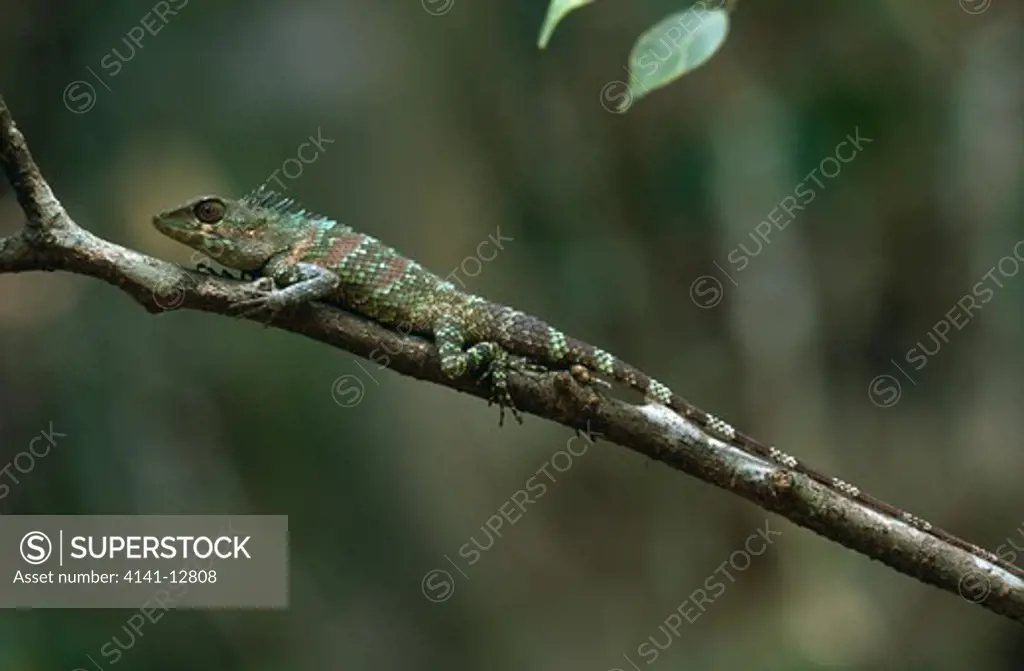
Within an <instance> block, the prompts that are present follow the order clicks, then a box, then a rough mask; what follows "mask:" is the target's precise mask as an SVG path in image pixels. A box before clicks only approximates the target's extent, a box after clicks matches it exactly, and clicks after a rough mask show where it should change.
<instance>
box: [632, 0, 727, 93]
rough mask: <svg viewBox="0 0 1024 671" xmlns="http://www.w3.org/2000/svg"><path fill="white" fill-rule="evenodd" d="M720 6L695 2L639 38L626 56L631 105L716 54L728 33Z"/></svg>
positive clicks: (721, 3)
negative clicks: (627, 59)
mask: <svg viewBox="0 0 1024 671" xmlns="http://www.w3.org/2000/svg"><path fill="white" fill-rule="evenodd" d="M716 4H717V5H718V7H715V8H711V6H712V5H716ZM723 4H724V3H723V2H722V1H721V0H717V1H716V0H710V2H707V1H704V2H698V3H697V4H695V5H694V6H692V7H690V8H689V9H687V10H685V11H682V12H678V13H676V14H672V15H670V16H668V17H667V18H665V19H663V20H662V21H660V22H658V23H657V24H655V25H654V27H652V28H650V29H649V30H648V31H647V32H646V33H644V34H643V35H641V36H640V39H638V40H637V41H636V44H635V45H634V46H633V51H631V52H630V54H629V77H630V82H631V85H630V87H629V88H630V93H631V94H632V95H631V100H630V104H632V103H633V102H635V101H636V100H638V99H640V98H642V97H643V96H645V95H647V94H648V93H650V92H651V91H653V90H655V89H658V88H661V87H662V86H665V85H666V84H669V83H671V82H672V81H675V80H676V79H679V78H680V77H682V76H683V75H685V74H686V73H687V72H690V71H692V70H694V69H696V68H698V67H700V66H701V65H703V64H704V63H705V62H707V60H708V59H709V58H711V57H712V56H713V55H714V54H715V52H716V51H718V49H719V48H720V47H721V46H722V44H723V43H724V42H725V37H726V35H727V34H728V32H729V12H727V11H726V10H725V9H724V8H722V5H723Z"/></svg>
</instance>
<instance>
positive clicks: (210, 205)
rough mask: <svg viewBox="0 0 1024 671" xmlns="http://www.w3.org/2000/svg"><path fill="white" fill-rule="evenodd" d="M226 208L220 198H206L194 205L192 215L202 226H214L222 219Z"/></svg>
mask: <svg viewBox="0 0 1024 671" xmlns="http://www.w3.org/2000/svg"><path fill="white" fill-rule="evenodd" d="M226 210H227V207H226V206H225V205H224V201H223V200H221V199H220V198H207V199H206V200H201V201H199V202H198V203H196V205H195V207H194V208H193V209H192V213H193V214H194V215H195V216H196V219H198V220H199V221H201V222H203V223H204V224H216V223H217V222H219V221H220V220H221V219H223V218H224V212H225V211H226Z"/></svg>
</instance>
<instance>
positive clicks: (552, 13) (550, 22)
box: [513, 0, 594, 49]
mask: <svg viewBox="0 0 1024 671" xmlns="http://www.w3.org/2000/svg"><path fill="white" fill-rule="evenodd" d="M513 1H514V0H513ZM593 1H594V0H551V4H550V5H548V15H547V16H545V17H544V25H542V26H541V28H540V39H538V40H537V46H538V47H540V48H541V49H543V48H544V47H546V46H548V42H549V41H550V40H551V34H552V33H553V32H555V26H557V25H558V23H559V21H561V20H562V19H564V18H565V15H566V14H568V13H569V12H571V11H572V10H574V9H579V8H580V7H582V6H583V5H589V4H590V3H592V2H593Z"/></svg>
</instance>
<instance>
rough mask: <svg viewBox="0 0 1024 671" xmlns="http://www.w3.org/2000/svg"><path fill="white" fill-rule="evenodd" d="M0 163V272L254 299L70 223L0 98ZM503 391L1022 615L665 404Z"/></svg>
mask: <svg viewBox="0 0 1024 671" xmlns="http://www.w3.org/2000/svg"><path fill="white" fill-rule="evenodd" d="M0 161H2V163H3V167H4V171H5V173H6V175H7V178H8V180H9V181H10V182H11V185H12V186H13V187H14V190H15V193H16V194H17V198H18V202H19V203H20V205H21V207H22V209H23V210H24V211H25V215H26V217H27V219H28V221H27V224H26V226H25V227H24V228H23V229H22V230H21V231H19V232H18V233H16V234H14V235H12V236H9V237H7V238H0V273H14V272H24V271H30V270H64V271H68V272H72V273H78V274H82V275H88V276H91V277H95V278H97V279H100V280H103V281H105V282H107V283H109V284H112V285H114V286H116V287H118V288H120V289H121V290H123V291H125V292H126V293H128V294H129V295H130V296H132V297H133V298H134V299H135V300H136V301H137V302H138V303H139V304H141V305H142V306H143V307H144V308H145V309H146V310H147V311H149V312H151V313H159V312H163V311H167V310H173V309H181V308H187V309H193V310H202V311H205V312H213V313H218V314H223V315H231V314H232V313H231V311H230V307H231V305H232V304H233V303H235V302H236V301H239V300H242V299H246V298H250V297H251V296H250V294H249V293H247V292H246V291H245V289H244V285H243V284H242V283H240V282H236V281H232V280H228V279H223V278H219V277H213V276H207V275H200V274H193V273H190V272H186V271H184V270H182V269H181V268H180V267H178V266H176V265H174V264H171V263H167V262H164V261H160V260H158V259H154V258H151V257H148V256H145V255H143V254H139V253H138V252H135V251H132V250H130V249H126V248H124V247H121V246H119V245H115V244H113V243H110V242H108V241H106V240H103V239H101V238H98V237H96V236H94V235H92V234H91V233H89V232H88V231H86V230H84V229H82V228H81V227H80V226H78V225H77V224H76V223H75V222H74V221H73V220H72V219H71V217H70V216H69V215H68V213H67V212H66V211H65V210H64V208H63V207H62V206H61V205H60V203H59V202H58V201H57V199H56V198H55V197H54V195H53V192H52V191H51V189H50V187H49V185H48V184H47V183H46V180H45V179H44V178H43V177H42V175H41V174H40V172H39V169H38V167H37V166H36V164H35V163H34V161H33V159H32V156H31V154H30V153H29V150H28V146H27V144H26V143H25V139H24V137H23V136H22V135H21V133H20V132H19V131H18V129H17V128H16V127H15V124H14V120H13V118H12V117H11V114H10V112H9V110H8V109H7V106H6V103H5V102H4V100H3V98H2V97H0ZM269 324H270V325H272V326H275V327H277V328H281V329H285V330H288V331H292V332H294V333H299V334H302V335H304V336H307V337H309V338H313V339H314V340H318V341H320V342H323V343H326V344H328V345H332V346H334V347H337V348H340V349H344V350H347V351H349V352H352V353H354V354H356V355H358V356H361V357H364V358H370V357H371V356H374V354H375V352H377V351H379V350H380V348H381V344H382V343H384V342H388V343H389V344H390V343H394V342H396V341H397V342H399V343H401V348H400V349H399V351H398V352H397V353H395V354H392V352H393V351H394V348H391V349H389V350H388V353H389V362H388V366H389V367H390V368H392V369H393V370H395V371H397V372H399V373H402V374H403V375H408V376H411V377H414V378H417V379H420V380H427V381H430V382H433V383H435V384H439V385H443V386H446V387H449V388H452V389H456V390H458V391H462V392H465V393H468V394H472V395H474V396H478V397H480V398H488V396H489V390H488V389H487V388H485V387H484V386H482V385H479V384H477V383H476V382H475V381H473V380H459V381H454V382H453V381H451V380H448V379H447V378H446V377H445V376H444V375H443V374H442V373H441V368H440V365H439V360H438V357H437V353H436V351H435V349H434V347H433V345H432V344H431V343H429V342H427V341H425V340H422V339H419V338H416V337H411V336H406V335H403V334H400V333H396V332H394V331H391V330H388V329H385V328H383V327H382V326H380V325H378V324H376V323H374V322H372V321H368V320H366V319H362V318H360V317H357V316H355V315H352V314H349V313H347V312H343V311H341V310H338V309H335V308H331V307H328V306H325V305H320V304H314V305H311V306H307V307H304V308H303V309H300V310H296V311H294V312H292V313H291V314H279V315H277V316H275V317H273V318H272V319H271V320H270V322H269ZM509 391H510V392H511V394H512V398H513V400H514V401H515V404H516V406H517V407H518V408H519V409H520V410H521V411H523V412H526V413H530V414H533V415H537V416H538V417H543V418H546V419H549V420H551V421H554V422H558V423H560V424H563V425H565V426H568V427H571V428H574V429H577V430H585V431H588V432H589V433H591V434H594V435H597V436H598V437H604V438H607V439H608V440H610V441H612V442H614V443H617V444H619V445H622V446H624V447H627V448H629V449H631V450H634V451H636V452H639V453H640V454H643V455H645V456H647V457H649V458H651V459H655V460H657V461H660V462H662V463H664V464H667V465H668V466H671V467H672V468H675V469H678V470H680V471H683V472H684V473H688V474H689V475H692V476H694V477H696V478H699V479H701V480H703V481H705V482H708V483H711V484H713V485H715V486H717V487H720V488H722V489H725V490H728V491H730V492H732V493H734V494H736V495H738V496H742V497H743V498H745V499H748V500H750V501H753V502H754V503H756V504H757V505H759V506H761V507H762V508H764V509H766V510H770V511H772V512H775V513H778V514H780V515H782V516H784V517H786V518H787V519H789V520H790V521H792V522H793V523H794V524H797V525H799V526H802V527H805V528H807V529H810V530H812V531H814V532H816V533H818V534H820V535H822V536H824V537H826V538H829V539H831V540H833V541H836V542H838V543H841V544H842V545H844V546H846V547H847V548H850V549H852V550H855V551H857V552H860V553H862V554H864V555H866V556H868V557H870V558H872V559H877V560H878V561H880V562H883V563H884V564H886V565H888V566H890V567H891V568H893V569H895V570H897V571H899V572H901V573H904V574H906V575H909V576H913V577H915V578H917V579H918V580H921V581H922V582H925V583H927V584H930V585H934V586H936V587H938V588H940V589H943V590H945V591H947V592H950V593H952V594H959V596H961V597H962V598H964V599H965V600H967V601H969V602H971V603H977V604H979V605H981V606H983V607H984V608H987V609H988V610H990V611H993V612H995V613H999V614H1001V615H1004V616H1006V617H1009V618H1011V619H1013V620H1017V621H1018V622H1024V580H1022V577H1024V572H1022V571H1021V570H1020V569H1018V568H1017V567H1015V566H1013V565H1012V564H1009V563H1006V562H1002V561H1001V560H999V561H995V562H994V561H989V560H988V559H985V558H983V557H979V556H975V555H973V554H971V553H969V552H967V551H966V550H963V549H960V548H958V547H956V546H953V545H950V544H948V543H945V542H943V541H942V540H940V539H938V538H936V537H935V536H933V535H931V534H929V533H926V532H924V531H921V530H919V529H917V528H915V527H913V526H910V525H909V524H906V523H904V522H902V521H899V520H895V519H891V518H889V517H886V516H884V515H881V514H880V513H878V512H876V511H874V510H871V509H869V508H866V507H865V506H863V505H861V504H859V503H857V502H855V501H853V500H851V499H848V498H846V497H844V496H842V495H840V494H838V493H837V492H834V491H832V490H830V489H828V488H826V487H824V486H822V485H820V484H818V483H817V482H815V481H813V480H811V479H809V478H806V477H804V476H802V475H799V474H796V473H792V472H790V471H788V470H786V469H784V468H781V467H779V466H778V465H776V464H773V463H769V462H766V461H762V460H760V459H758V458H756V457H753V456H751V455H749V454H746V453H744V452H742V451H740V450H737V449H736V448H733V447H731V446H730V445H728V444H726V443H723V442H722V441H720V440H718V439H716V438H714V437H712V436H709V435H708V434H706V433H704V432H702V431H701V430H700V428H699V427H698V426H697V425H695V424H693V423H691V422H689V421H687V420H685V419H683V418H681V417H679V416H678V415H676V414H675V413H673V412H672V411H670V410H668V409H667V408H663V407H660V406H653V405H647V406H642V407H637V406H634V405H630V404H627V403H624V402H621V401H617V400H615V399H611V398H606V397H603V396H599V395H598V394H597V393H595V392H594V391H593V390H592V389H589V388H586V387H582V386H580V385H578V384H577V383H576V382H575V381H574V380H573V379H572V377H571V376H570V375H569V374H568V373H557V374H554V375H531V374H518V373H512V374H511V375H510V376H509ZM680 512H681V513H682V514H686V513H687V511H680Z"/></svg>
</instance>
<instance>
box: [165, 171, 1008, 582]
mask: <svg viewBox="0 0 1024 671" xmlns="http://www.w3.org/2000/svg"><path fill="white" fill-rule="evenodd" d="M153 225H154V226H155V227H156V228H157V230H159V231H160V232H161V233H163V234H164V235H166V236H168V237H170V238H172V239H174V240H176V241H178V242H181V243H183V244H185V245H188V246H189V247H191V248H193V249H195V250H196V251H198V252H200V253H201V254H204V255H206V256H208V257H210V258H212V259H213V260H215V261H217V262H218V263H220V264H222V265H223V266H225V267H227V268H231V269H234V270H236V271H241V272H242V273H243V274H245V275H244V276H245V277H251V278H256V279H254V281H252V282H251V283H250V284H249V285H248V288H249V290H250V291H251V292H252V294H253V298H249V299H245V300H241V301H238V302H237V303H235V304H234V305H233V306H232V308H233V311H234V312H235V313H236V314H239V315H240V316H254V315H256V314H260V313H263V314H274V313H277V312H279V311H281V310H285V309H290V308H295V307H298V306H300V305H303V304H306V303H309V302H311V301H318V302H323V303H326V304H328V305H333V306H335V307H339V308H342V309H344V310H347V311H349V312H354V313H356V314H358V315H361V316H363V317H365V318H368V319H371V320H373V321H375V322H377V323H379V324H381V325H384V326H386V327H390V328H401V329H403V330H407V332H409V333H413V334H416V335H421V336H426V337H428V338H430V339H432V340H433V343H434V345H435V347H436V348H437V353H438V356H439V359H440V366H441V372H442V373H443V375H444V376H445V377H447V378H449V379H453V380H454V379H457V378H460V377H462V376H464V375H467V374H472V375H476V376H477V378H478V379H479V380H480V381H481V382H487V383H489V384H490V387H491V395H492V403H497V404H498V406H499V408H500V410H501V415H500V417H499V424H500V423H501V422H502V421H503V419H504V411H505V408H506V407H508V408H509V409H510V410H511V412H512V414H513V416H514V417H515V418H516V419H517V420H518V421H519V422H522V418H521V417H520V416H519V413H518V412H517V411H516V409H515V406H514V404H513V403H512V399H511V397H510V395H509V393H508V379H507V375H508V373H509V371H510V370H524V371H526V370H542V371H544V370H559V369H561V370H569V371H571V372H572V373H573V375H574V377H576V378H577V380H579V381H581V382H584V383H591V382H596V381H599V380H597V379H595V378H592V377H590V374H591V373H593V374H596V375H604V376H606V377H608V378H610V379H611V380H613V381H615V382H618V383H619V384H623V385H625V386H627V387H629V388H631V389H633V390H635V391H637V392H639V393H641V394H643V395H644V398H645V400H646V401H647V402H648V403H654V404H658V405H661V406H666V407H668V408H669V409H670V410H672V411H673V412H675V413H676V414H678V415H680V416H681V417H683V418H684V419H687V420H689V421H691V422H694V423H696V424H697V425H698V426H699V427H700V428H701V429H702V430H703V431H704V432H705V433H707V434H709V435H711V436H712V437H715V438H717V439H718V440H720V441H724V442H725V443H727V444H729V445H730V446H732V447H734V448H738V449H739V450H741V451H743V452H744V453H746V454H748V455H752V456H754V457H757V458H760V459H761V460H764V461H767V462H769V463H772V464H774V465H778V466H781V467H783V468H786V469H789V470H790V471H794V472H796V473H799V474H800V475H803V476H805V477H807V478H810V479H811V480H814V481H815V482H817V483H819V484H821V485H823V486H825V487H827V488H828V489H829V490H831V491H833V492H836V493H838V494H839V495H841V496H843V497H846V498H848V499H852V500H854V501H856V502H858V503H860V504H861V505H864V506H867V507H868V508H869V509H872V510H873V511H875V512H877V513H880V514H882V515H884V516H886V517H889V518H893V519H896V520H899V521H902V522H904V523H906V524H909V525H911V526H913V527H914V528H916V529H918V530H920V531H923V532H925V533H928V534H931V535H932V536H934V537H936V538H938V539H940V540H942V541H944V542H946V543H949V544H951V545H954V546H956V547H958V548H960V549H961V550H965V551H967V552H969V553H970V554H972V555H975V556H980V557H982V558H984V559H985V560H987V561H989V562H991V563H993V564H996V565H998V566H1000V567H1001V568H1003V569H1005V570H1007V571H1010V572H1011V573H1013V574H1014V575H1017V576H1024V572H1022V571H1021V570H1020V569H1018V568H1017V567H1016V566H1014V565H1013V564H1011V563H1009V562H1006V561H1004V560H1002V559H1001V558H999V557H997V556H996V555H995V554H994V553H992V552H990V551H988V550H985V549H983V548H981V547H979V546H977V545H975V544H973V543H970V542H968V541H965V540H963V539H961V538H959V537H957V536H955V535H953V534H951V533H949V532H947V531H944V530H942V529H940V528H938V527H935V526H933V525H932V524H930V523H929V522H927V521H925V520H923V519H921V518H919V517H917V516H916V515H913V514H911V513H909V512H906V511H904V510H901V509H899V508H897V507H895V506H893V505H891V504H889V503H886V502H884V501H882V500H880V499H878V498H876V497H874V496H871V495H870V494H867V493H865V492H862V491H861V490H860V489H859V488H858V487H856V486H854V485H851V484H849V483H847V482H845V481H843V480H840V479H838V478H834V477H829V476H826V475H823V474H821V473H819V472H818V471H816V470H814V469H812V468H810V467H809V466H806V465H804V464H803V463H802V462H800V461H798V460H797V459H796V458H794V457H792V456H791V455H789V454H787V453H785V452H782V451H781V450H779V449H777V448H775V447H770V446H767V445H765V444H763V443H761V442H759V441H757V440H755V439H754V438H751V437H750V436H747V435H746V434H744V433H741V432H740V431H738V430H737V429H735V428H734V427H733V426H732V425H730V424H728V423H727V422H725V421H723V420H722V419H720V418H718V417H716V416H714V415H712V414H710V413H708V412H705V411H704V410H701V409H700V408H697V407H696V406H694V405H693V404H691V403H689V402H688V401H687V400H685V399H684V398H683V397H681V396H679V395H678V394H676V393H675V392H673V391H672V390H671V389H670V388H669V387H667V386H666V385H664V384H662V383H661V382H658V381H657V380H655V379H654V378H652V377H651V376H649V375H647V374H646V373H644V372H642V371H641V370H639V369H638V368H636V367H634V366H632V365H630V364H628V363H626V362H625V361H623V360H622V359H620V358H618V357H616V356H614V355H612V354H610V353H609V352H606V351H605V350H603V349H600V348H598V347H595V346H593V345H590V344H587V343H585V342H583V341H581V340H577V339H576V338H573V337H570V336H568V335H566V334H564V333H562V332H561V331H559V330H558V329H556V328H554V327H553V326H550V325H548V324H547V323H546V322H544V321H543V320H541V319H539V318H537V317H534V316H532V315H529V314H526V313H523V312H521V311H519V310H516V309H514V308H511V307H508V306H505V305H500V304H498V303H494V302H491V301H489V300H487V299H485V298H482V297H479V296H476V295H474V294H471V293H468V292H466V291H463V290H461V289H459V288H457V287H456V286H455V285H454V284H452V283H451V282H449V281H447V280H445V279H443V278H441V277H440V276H439V275H436V274H434V273H433V272H431V271H429V270H427V269H426V268H424V267H423V266H421V265H420V264H419V263H417V262H416V261H414V260H412V259H410V258H408V257H406V256H404V255H402V254H400V253H399V252H398V251H396V250H395V249H393V248H392V247H389V246H387V245H385V244H384V243H382V242H381V241H379V240H377V239H376V238H373V237H371V236H369V235H367V234H364V233H361V232H359V231H357V230H355V229H353V228H352V227H351V226H348V225H345V224H342V223H339V222H337V221H335V220H334V219H331V218H328V217H325V216H321V215H318V214H314V213H312V212H310V211H307V210H306V209H304V208H302V207H301V206H299V205H298V204H297V203H296V202H295V201H294V200H292V199H290V198H285V197H284V196H282V195H281V194H279V193H277V192H275V191H273V190H270V189H267V188H265V187H260V188H258V189H257V190H255V191H253V192H252V193H250V194H249V195H247V196H245V197H243V198H236V199H231V198H222V197H220V196H216V195H208V196H199V197H196V198H193V199H192V200H190V201H188V202H186V203H184V204H182V205H179V206H177V207H173V208H171V209H168V210H166V211H163V212H161V213H159V214H157V215H156V216H154V217H153Z"/></svg>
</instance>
